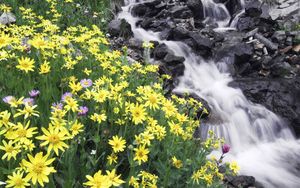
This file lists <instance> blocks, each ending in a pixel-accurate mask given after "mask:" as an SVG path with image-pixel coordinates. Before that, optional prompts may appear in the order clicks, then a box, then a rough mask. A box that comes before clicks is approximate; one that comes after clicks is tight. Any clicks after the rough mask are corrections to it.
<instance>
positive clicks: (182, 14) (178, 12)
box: [170, 6, 192, 19]
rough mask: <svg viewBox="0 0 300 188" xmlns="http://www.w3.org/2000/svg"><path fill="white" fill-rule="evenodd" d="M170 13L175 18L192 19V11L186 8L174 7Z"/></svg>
mask: <svg viewBox="0 0 300 188" xmlns="http://www.w3.org/2000/svg"><path fill="white" fill-rule="evenodd" d="M170 13H171V15H172V17H173V18H183V19H186V18H190V17H192V11H191V10H190V9H189V8H188V7H186V6H174V7H172V8H171V9H170Z"/></svg>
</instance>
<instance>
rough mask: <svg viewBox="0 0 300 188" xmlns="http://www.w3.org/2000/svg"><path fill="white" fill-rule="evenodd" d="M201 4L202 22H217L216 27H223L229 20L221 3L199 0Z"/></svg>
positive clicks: (228, 15)
mask: <svg viewBox="0 0 300 188" xmlns="http://www.w3.org/2000/svg"><path fill="white" fill-rule="evenodd" d="M201 1H202V4H203V12H204V18H206V19H205V20H204V22H208V23H217V25H218V27H225V26H227V25H228V24H229V22H230V14H229V12H228V10H227V9H226V7H225V5H224V4H222V3H215V2H214V1H213V0H201Z"/></svg>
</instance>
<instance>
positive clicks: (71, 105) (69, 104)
mask: <svg viewBox="0 0 300 188" xmlns="http://www.w3.org/2000/svg"><path fill="white" fill-rule="evenodd" d="M65 103H66V105H65V106H64V109H65V110H67V111H69V110H72V112H76V111H78V104H77V101H76V100H75V99H73V98H72V97H67V98H66V99H65Z"/></svg>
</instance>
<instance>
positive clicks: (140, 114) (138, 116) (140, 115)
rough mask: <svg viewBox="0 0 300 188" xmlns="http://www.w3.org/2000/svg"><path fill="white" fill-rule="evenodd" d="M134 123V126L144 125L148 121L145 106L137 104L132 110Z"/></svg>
mask: <svg viewBox="0 0 300 188" xmlns="http://www.w3.org/2000/svg"><path fill="white" fill-rule="evenodd" d="M130 112H131V116H132V121H133V122H134V124H136V125H137V124H139V123H142V122H143V121H144V120H145V119H146V112H145V109H144V107H143V105H139V104H136V105H135V106H134V105H133V106H132V108H131V109H130Z"/></svg>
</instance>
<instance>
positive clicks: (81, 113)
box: [78, 106, 89, 116]
mask: <svg viewBox="0 0 300 188" xmlns="http://www.w3.org/2000/svg"><path fill="white" fill-rule="evenodd" d="M88 111H89V109H88V107H86V106H80V107H79V112H78V115H79V116H84V115H86V113H87V112H88Z"/></svg>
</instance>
